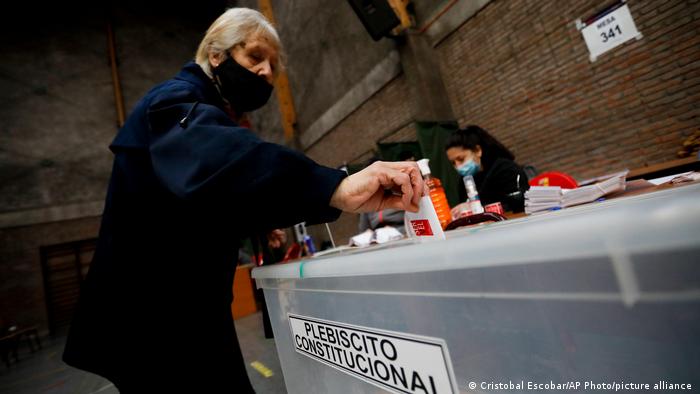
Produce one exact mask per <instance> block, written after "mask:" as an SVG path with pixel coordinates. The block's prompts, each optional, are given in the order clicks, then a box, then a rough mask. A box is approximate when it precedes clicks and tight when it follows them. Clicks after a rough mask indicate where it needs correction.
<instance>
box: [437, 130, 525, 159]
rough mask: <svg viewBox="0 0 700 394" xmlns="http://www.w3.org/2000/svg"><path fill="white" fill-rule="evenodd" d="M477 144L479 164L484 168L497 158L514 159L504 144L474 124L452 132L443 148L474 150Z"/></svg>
mask: <svg viewBox="0 0 700 394" xmlns="http://www.w3.org/2000/svg"><path fill="white" fill-rule="evenodd" d="M477 146H479V147H481V166H482V167H483V168H484V169H486V168H489V167H491V164H493V162H494V161H496V159H498V158H502V159H508V160H515V155H514V154H513V153H512V152H511V151H510V150H508V148H506V147H505V145H503V144H502V143H501V142H500V141H498V140H497V139H495V138H494V137H493V136H492V135H491V134H489V133H488V132H487V131H486V130H484V129H482V128H481V127H479V126H476V125H469V126H466V127H465V128H463V129H459V130H455V131H454V132H452V134H451V135H450V136H449V137H448V138H447V143H446V144H445V150H448V149H450V148H455V147H458V148H464V149H469V150H472V151H476V147H477Z"/></svg>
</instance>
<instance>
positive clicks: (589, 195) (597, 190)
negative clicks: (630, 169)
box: [561, 172, 627, 207]
mask: <svg viewBox="0 0 700 394" xmlns="http://www.w3.org/2000/svg"><path fill="white" fill-rule="evenodd" d="M626 177H627V172H624V173H620V174H617V175H615V176H613V177H612V178H610V179H607V180H604V181H602V182H598V183H594V184H592V185H588V186H583V187H579V188H576V189H571V190H567V191H565V192H564V196H563V197H562V201H561V206H562V207H570V206H572V205H578V204H583V203H587V202H591V201H595V200H597V199H599V198H601V197H603V196H606V195H608V194H610V193H613V192H617V191H621V190H625V179H626Z"/></svg>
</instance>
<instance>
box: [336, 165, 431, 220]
mask: <svg viewBox="0 0 700 394" xmlns="http://www.w3.org/2000/svg"><path fill="white" fill-rule="evenodd" d="M424 187H425V186H424V184H423V177H422V176H421V174H420V170H419V169H418V165H417V164H416V163H415V162H412V161H405V162H382V161H377V162H374V163H372V164H371V165H370V166H368V167H367V168H365V169H364V170H362V171H360V172H358V173H356V174H353V175H351V176H349V177H347V178H345V179H343V181H342V182H340V185H338V188H337V189H335V192H334V193H333V196H332V197H331V201H330V205H331V206H332V207H335V208H338V209H340V210H343V211H346V212H376V211H381V210H383V209H387V208H393V209H401V210H406V211H411V212H416V211H418V203H419V201H420V198H421V197H422V196H423V194H424V193H425V191H424Z"/></svg>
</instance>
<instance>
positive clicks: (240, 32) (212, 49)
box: [195, 8, 282, 78]
mask: <svg viewBox="0 0 700 394" xmlns="http://www.w3.org/2000/svg"><path fill="white" fill-rule="evenodd" d="M252 37H257V38H262V39H265V40H266V41H268V43H269V44H270V45H272V47H273V48H275V50H276V51H277V52H278V53H279V54H280V57H281V52H282V44H281V43H280V39H279V36H278V35H277V31H276V30H275V28H274V26H272V23H270V21H268V20H267V18H265V16H264V15H263V14H261V13H260V12H258V11H256V10H251V9H249V8H230V9H228V10H226V12H224V13H223V14H221V16H219V17H218V18H216V20H215V21H214V23H212V24H211V26H209V29H208V30H207V33H206V34H205V35H204V38H203V39H202V42H200V43H199V48H198V49H197V54H196V56H195V62H196V63H197V64H199V66H200V67H201V68H202V70H204V72H205V73H206V74H207V75H208V76H209V77H210V78H211V77H213V74H212V68H211V64H210V63H209V54H213V55H216V54H219V53H226V52H228V50H230V49H231V48H233V47H234V46H236V45H238V44H241V43H244V42H245V41H246V40H247V39H249V38H252Z"/></svg>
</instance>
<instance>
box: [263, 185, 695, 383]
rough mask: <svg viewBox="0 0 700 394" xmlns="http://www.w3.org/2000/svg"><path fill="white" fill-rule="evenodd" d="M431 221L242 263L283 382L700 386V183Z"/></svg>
mask: <svg viewBox="0 0 700 394" xmlns="http://www.w3.org/2000/svg"><path fill="white" fill-rule="evenodd" d="M446 235H447V239H446V240H441V241H433V242H422V243H421V242H418V241H414V240H403V241H398V242H395V243H393V244H387V245H382V246H381V247H378V248H368V249H365V250H347V249H345V250H341V251H340V252H339V253H337V254H327V255H324V256H323V257H318V258H310V259H307V260H303V261H300V262H296V263H288V264H282V265H277V266H269V267H260V268H256V269H255V270H254V271H253V277H254V278H255V279H256V282H257V285H258V286H259V287H261V288H263V289H264V293H265V300H266V303H267V308H268V312H269V315H270V319H271V322H272V327H273V330H274V335H275V342H276V347H277V351H278V354H279V358H280V361H281V366H282V369H283V374H284V380H285V384H286V386H287V390H288V392H289V393H299V394H309V393H380V392H396V393H443V392H444V393H487V392H494V391H497V390H509V391H510V392H526V391H531V390H532V387H534V388H537V389H538V390H539V391H543V392H547V391H551V392H555V391H557V392H559V391H563V390H566V389H568V390H572V391H578V392H590V391H594V390H596V389H601V388H605V387H610V388H611V389H613V390H614V388H615V386H600V384H630V383H634V384H644V383H646V384H650V389H653V387H654V385H655V384H656V385H667V384H686V386H684V387H687V385H688V384H690V385H692V390H691V391H694V390H697V388H699V387H700V374H699V373H698V371H700V184H691V185H687V186H682V187H676V188H671V189H667V190H661V191H656V192H653V193H649V194H645V195H638V196H633V197H622V198H619V199H616V200H610V201H603V202H599V203H595V204H591V205H585V206H579V207H574V208H570V209H565V210H561V211H555V212H548V213H545V214H541V215H533V216H529V217H524V218H520V219H514V220H508V221H503V222H497V223H492V224H488V225H485V226H477V227H468V228H463V229H458V230H454V231H450V232H447V233H446ZM518 385H521V386H518ZM528 385H531V386H530V387H531V388H530V389H528ZM533 385H536V386H533ZM561 385H566V386H561ZM577 385H578V386H577ZM591 385H598V386H591ZM499 387H500V388H499ZM626 387H629V386H626ZM657 387H658V386H657ZM664 387H667V386H664Z"/></svg>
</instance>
